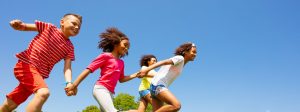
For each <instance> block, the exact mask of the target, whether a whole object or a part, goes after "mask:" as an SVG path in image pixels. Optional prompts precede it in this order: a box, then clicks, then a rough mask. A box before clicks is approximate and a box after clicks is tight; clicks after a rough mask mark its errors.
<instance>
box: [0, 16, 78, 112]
mask: <svg viewBox="0 0 300 112" xmlns="http://www.w3.org/2000/svg"><path fill="white" fill-rule="evenodd" d="M81 22H82V17H81V16H80V15H77V14H66V15H64V16H63V18H62V19H61V20H60V26H61V27H60V28H57V27H55V26H54V25H53V24H50V23H45V22H41V21H35V24H27V23H23V22H22V21H20V20H13V21H11V22H10V25H11V27H12V28H14V29H15V30H20V31H37V32H38V34H37V35H36V36H35V37H34V38H33V40H32V41H31V42H30V44H29V47H28V48H27V49H26V50H25V51H23V52H21V53H18V54H17V55H16V57H17V58H18V62H17V64H16V66H15V67H14V74H15V77H16V78H17V79H18V81H19V82H20V83H19V85H18V86H17V87H16V88H15V89H14V90H13V91H12V92H11V93H9V94H8V95H7V96H6V97H7V99H6V100H5V101H4V103H3V104H2V105H1V106H0V112H11V111H13V110H14V109H16V108H17V107H18V105H20V104H21V103H23V102H24V101H26V99H27V98H28V97H29V96H30V95H31V94H34V97H33V99H32V100H31V101H30V103H29V104H28V106H27V107H26V112H40V111H41V110H42V106H43V104H44V103H45V102H46V100H47V98H48V97H49V95H50V93H49V89H48V87H47V84H46V82H45V81H44V79H46V78H48V77H49V74H50V72H51V70H52V68H53V66H54V65H55V64H56V63H58V62H59V61H60V60H61V59H64V61H65V64H64V74H65V80H66V82H67V83H66V84H67V85H66V86H67V87H68V86H70V85H72V84H71V83H70V81H71V80H72V71H71V61H73V60H74V46H73V44H72V42H71V41H70V39H69V38H70V37H71V36H76V35H77V34H78V33H79V30H80V26H81ZM66 94H67V95H69V94H73V93H71V92H70V93H69V94H68V93H66Z"/></svg>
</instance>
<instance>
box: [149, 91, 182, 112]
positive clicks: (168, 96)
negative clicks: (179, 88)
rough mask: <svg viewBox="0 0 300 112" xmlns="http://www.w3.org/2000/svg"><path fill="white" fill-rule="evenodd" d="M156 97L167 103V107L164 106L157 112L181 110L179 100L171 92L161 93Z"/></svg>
mask: <svg viewBox="0 0 300 112" xmlns="http://www.w3.org/2000/svg"><path fill="white" fill-rule="evenodd" d="M156 97H157V98H158V99H159V100H161V101H163V102H166V103H167V105H164V106H162V107H161V108H159V109H158V110H157V111H156V112H177V111H179V110H180V108H181V104H180V102H179V100H177V99H176V97H175V96H174V95H173V94H172V93H171V92H170V91H169V90H165V91H162V92H160V93H159V94H158V95H157V96H156ZM153 101H154V99H153Z"/></svg>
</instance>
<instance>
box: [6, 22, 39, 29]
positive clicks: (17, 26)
mask: <svg viewBox="0 0 300 112" xmlns="http://www.w3.org/2000/svg"><path fill="white" fill-rule="evenodd" d="M9 24H10V26H11V27H12V28H14V29H15V30H19V31H37V27H36V25H35V24H27V23H24V22H22V21H21V20H12V21H10V23H9Z"/></svg>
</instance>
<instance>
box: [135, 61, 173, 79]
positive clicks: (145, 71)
mask: <svg viewBox="0 0 300 112" xmlns="http://www.w3.org/2000/svg"><path fill="white" fill-rule="evenodd" d="M170 64H173V61H172V60H171V59H166V60H163V61H159V62H157V63H155V64H153V65H150V66H149V67H147V68H143V69H141V70H140V74H139V75H138V77H144V76H146V75H147V73H148V72H149V71H150V70H152V69H155V68H157V67H160V66H163V65H170Z"/></svg>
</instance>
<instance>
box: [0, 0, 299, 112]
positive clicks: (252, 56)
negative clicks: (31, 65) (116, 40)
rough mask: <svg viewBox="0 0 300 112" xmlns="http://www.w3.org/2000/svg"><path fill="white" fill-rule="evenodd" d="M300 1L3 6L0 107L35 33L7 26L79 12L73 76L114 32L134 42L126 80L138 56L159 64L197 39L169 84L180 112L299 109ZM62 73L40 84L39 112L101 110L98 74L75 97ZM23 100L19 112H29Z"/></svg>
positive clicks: (55, 1)
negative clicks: (45, 95) (44, 91)
mask: <svg viewBox="0 0 300 112" xmlns="http://www.w3.org/2000/svg"><path fill="white" fill-rule="evenodd" d="M299 5H300V2H299V1H298V0H226V1H224V0H184V1H183V0H164V1H162V0H152V1H140V0H130V1H124V0H123V1H111V0H90V1H84V2H83V1H68V0H51V1H39V0H26V1H16V0H9V1H7V0H3V1H1V4H0V13H1V19H0V24H1V31H0V35H1V38H0V39H1V41H0V52H1V55H0V62H1V64H0V74H1V75H0V102H3V101H4V99H5V94H7V93H9V92H10V91H11V90H12V89H13V88H15V87H16V86H17V84H18V82H17V80H16V79H15V78H14V75H13V67H14V65H15V63H16V61H17V59H16V58H15V56H14V55H15V54H16V53H18V52H21V51H23V50H24V49H25V48H26V47H27V45H28V43H29V42H30V40H31V39H32V38H33V37H34V36H35V35H36V32H21V31H15V30H13V29H12V28H11V27H10V26H9V24H8V23H9V21H11V20H13V19H20V20H23V21H24V22H27V23H33V22H34V20H41V21H46V22H50V23H53V24H55V25H57V26H59V20H60V19H61V17H62V16H63V15H64V14H65V13H69V12H72V13H78V14H81V15H82V16H83V24H82V29H81V32H80V34H79V35H78V36H76V37H74V38H71V40H72V42H73V44H74V45H75V56H76V61H75V62H73V64H72V66H73V79H74V78H76V77H77V76H78V74H79V73H81V71H82V70H83V69H84V68H85V67H86V66H87V65H88V64H89V63H90V62H91V60H93V59H94V58H95V57H96V56H97V55H98V54H99V53H101V50H99V49H97V44H98V41H99V38H98V35H99V34H100V33H101V32H103V31H104V30H105V29H106V28H107V27H112V26H114V27H117V28H119V29H120V30H121V31H123V32H124V33H125V34H127V35H128V37H129V38H130V42H131V48H130V50H129V56H127V57H125V58H124V59H123V60H124V61H125V73H126V74H131V73H133V72H136V71H137V70H138V69H139V64H138V62H139V59H140V57H141V56H142V55H144V54H150V53H151V54H154V55H156V56H157V58H158V60H162V59H166V58H169V57H171V56H173V54H172V53H173V51H174V50H175V48H176V47H177V46H178V45H180V44H181V43H184V42H189V41H192V42H194V43H196V45H197V50H198V54H197V58H196V60H195V61H194V62H190V63H188V64H187V65H186V66H185V68H184V71H183V73H182V74H181V76H180V77H179V78H177V79H176V80H175V81H174V82H173V84H172V85H171V86H170V88H169V89H170V90H171V91H172V92H173V93H174V94H175V96H176V97H177V98H178V99H179V100H180V101H181V103H182V109H181V111H182V112H299V111H300V106H299V105H300V86H299V85H300V81H299V80H300V76H299V75H300V65H299V63H300V44H299V43H300V21H299V20H300V14H299V11H300V7H299ZM62 71H63V63H62V62H60V63H58V64H56V65H55V67H54V69H53V71H52V72H51V75H50V78H49V79H47V80H46V82H47V84H48V86H49V88H50V91H51V96H50V97H49V99H48V101H47V102H46V104H45V105H44V107H43V111H44V112H57V111H58V110H59V111H61V112H76V111H81V110H82V109H84V107H86V106H89V105H97V103H96V101H95V100H94V99H93V97H92V87H93V85H94V83H95V81H96V80H97V79H98V77H99V70H98V71H96V72H95V73H93V74H91V75H90V76H88V77H87V78H86V79H85V80H84V81H83V82H82V83H81V85H80V86H79V92H78V95H77V96H75V97H67V96H66V95H65V93H64V90H63V88H64V84H63V83H64V77H63V72H62ZM139 83H140V80H139V79H134V80H132V81H130V82H127V83H122V84H118V86H117V88H116V93H117V94H118V93H120V92H123V93H129V94H131V95H134V96H136V97H138V92H137V90H138V86H139ZM30 99H31V97H30ZM28 101H29V100H28ZM28 101H27V102H25V103H23V104H22V105H20V106H19V107H18V108H17V111H19V112H23V111H25V107H26V105H27V104H28Z"/></svg>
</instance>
